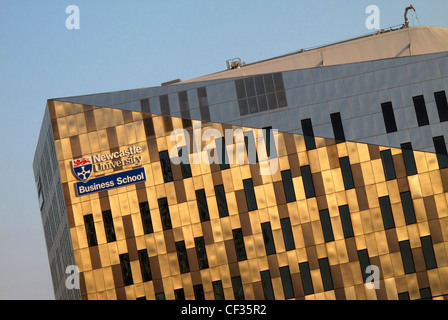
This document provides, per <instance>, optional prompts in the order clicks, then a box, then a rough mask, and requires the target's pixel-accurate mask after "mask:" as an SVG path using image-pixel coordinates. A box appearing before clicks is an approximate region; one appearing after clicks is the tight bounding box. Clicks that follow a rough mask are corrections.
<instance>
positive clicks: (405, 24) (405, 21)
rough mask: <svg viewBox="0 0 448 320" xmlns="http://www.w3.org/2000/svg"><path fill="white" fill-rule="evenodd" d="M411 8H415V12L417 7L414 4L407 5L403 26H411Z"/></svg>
mask: <svg viewBox="0 0 448 320" xmlns="http://www.w3.org/2000/svg"><path fill="white" fill-rule="evenodd" d="M411 9H412V10H414V12H415V8H414V6H413V5H412V4H411V5H410V6H409V7H407V8H406V10H405V12H404V24H403V27H405V28H409V20H408V11H409V10H411Z"/></svg>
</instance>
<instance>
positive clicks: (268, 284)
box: [260, 270, 275, 300]
mask: <svg viewBox="0 0 448 320" xmlns="http://www.w3.org/2000/svg"><path fill="white" fill-rule="evenodd" d="M260 276H261V286H262V287H263V292H264V298H265V299H266V300H275V296H274V289H273V288H272V281H271V273H270V272H269V270H264V271H261V272H260Z"/></svg>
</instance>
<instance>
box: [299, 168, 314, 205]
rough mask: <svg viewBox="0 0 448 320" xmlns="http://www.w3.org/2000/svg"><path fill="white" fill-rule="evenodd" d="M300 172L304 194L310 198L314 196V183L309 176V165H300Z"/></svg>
mask: <svg viewBox="0 0 448 320" xmlns="http://www.w3.org/2000/svg"><path fill="white" fill-rule="evenodd" d="M300 172H301V174H302V180H303V186H304V188H305V195H306V197H307V198H312V197H314V196H315V193H314V183H313V178H312V176H311V169H310V166H303V167H300Z"/></svg>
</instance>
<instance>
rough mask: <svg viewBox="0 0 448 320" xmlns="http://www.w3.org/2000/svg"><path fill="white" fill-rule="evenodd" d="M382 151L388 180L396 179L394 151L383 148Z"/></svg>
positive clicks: (385, 174)
mask: <svg viewBox="0 0 448 320" xmlns="http://www.w3.org/2000/svg"><path fill="white" fill-rule="evenodd" d="M380 153H381V160H382V161H383V168H384V176H385V177H386V180H392V179H395V178H396V176H395V167H394V161H393V160H392V153H391V151H390V150H383V151H381V152H380Z"/></svg>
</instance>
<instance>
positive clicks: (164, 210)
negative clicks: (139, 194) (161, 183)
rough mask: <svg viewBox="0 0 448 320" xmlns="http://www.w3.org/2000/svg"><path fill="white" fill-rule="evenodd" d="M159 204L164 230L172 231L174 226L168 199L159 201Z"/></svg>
mask: <svg viewBox="0 0 448 320" xmlns="http://www.w3.org/2000/svg"><path fill="white" fill-rule="evenodd" d="M158 203H159V211H160V217H161V220H162V228H163V230H168V229H172V228H173V226H172V225H171V217H170V210H169V207H168V200H167V198H160V199H158Z"/></svg>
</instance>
